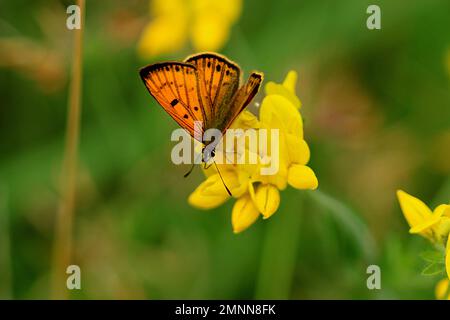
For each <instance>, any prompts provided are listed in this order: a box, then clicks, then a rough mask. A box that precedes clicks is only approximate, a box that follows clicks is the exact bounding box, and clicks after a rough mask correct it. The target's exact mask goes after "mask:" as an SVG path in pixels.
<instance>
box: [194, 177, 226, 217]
mask: <svg viewBox="0 0 450 320" xmlns="http://www.w3.org/2000/svg"><path fill="white" fill-rule="evenodd" d="M229 197H230V196H229V194H228V193H227V191H226V189H225V187H224V185H223V183H222V180H221V179H220V177H219V175H218V174H214V175H211V176H209V177H208V178H207V179H206V180H205V181H203V182H202V183H201V184H200V185H199V186H198V187H197V189H195V191H194V192H193V193H192V194H191V195H190V196H189V198H188V202H189V204H190V205H192V206H194V207H197V208H200V209H212V208H215V207H218V206H220V205H221V204H222V203H224V202H225V201H227V200H228V198H229Z"/></svg>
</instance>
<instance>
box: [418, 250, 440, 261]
mask: <svg viewBox="0 0 450 320" xmlns="http://www.w3.org/2000/svg"><path fill="white" fill-rule="evenodd" d="M420 257H421V258H422V259H423V260H425V261H428V262H432V263H441V264H445V252H443V251H432V250H428V251H424V252H422V253H421V254H420Z"/></svg>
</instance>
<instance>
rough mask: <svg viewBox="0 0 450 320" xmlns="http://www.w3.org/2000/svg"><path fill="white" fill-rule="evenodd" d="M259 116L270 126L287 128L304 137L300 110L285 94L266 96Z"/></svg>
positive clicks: (290, 131)
mask: <svg viewBox="0 0 450 320" xmlns="http://www.w3.org/2000/svg"><path fill="white" fill-rule="evenodd" d="M259 118H260V121H261V122H262V123H263V124H265V125H266V126H268V127H270V128H278V129H280V130H285V131H286V132H287V133H290V134H294V135H297V136H299V137H300V138H301V139H303V121H302V117H301V115H300V112H299V111H298V110H297V108H296V107H295V106H294V105H293V104H292V103H291V102H290V101H289V100H288V99H287V98H285V97H283V96H280V95H269V96H266V97H265V98H264V100H263V102H262V104H261V108H260V112H259Z"/></svg>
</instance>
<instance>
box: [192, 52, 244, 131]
mask: <svg viewBox="0 0 450 320" xmlns="http://www.w3.org/2000/svg"><path fill="white" fill-rule="evenodd" d="M185 62H186V63H190V64H193V65H194V66H195V67H196V68H197V73H198V89H199V95H200V99H201V100H202V106H203V108H204V115H205V120H204V126H205V130H207V129H209V128H216V129H219V130H220V131H224V130H225V129H226V128H225V127H223V125H224V122H223V121H222V120H223V119H221V117H223V113H224V112H226V111H227V110H228V109H229V107H230V105H231V103H232V101H233V99H234V98H235V96H236V93H237V91H238V88H239V78H240V68H239V66H238V65H237V64H235V63H234V62H232V61H230V60H228V59H227V58H225V57H223V56H221V55H218V54H215V53H201V54H197V55H193V56H191V57H188V58H187V59H186V60H185Z"/></svg>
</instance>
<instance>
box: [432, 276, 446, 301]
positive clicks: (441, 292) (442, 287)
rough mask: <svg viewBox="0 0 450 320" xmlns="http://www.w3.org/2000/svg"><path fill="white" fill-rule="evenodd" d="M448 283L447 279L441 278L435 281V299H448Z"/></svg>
mask: <svg viewBox="0 0 450 320" xmlns="http://www.w3.org/2000/svg"><path fill="white" fill-rule="evenodd" d="M449 283H450V280H449V279H442V280H441V281H439V282H438V283H437V285H436V288H435V295H436V299H439V300H450V291H449Z"/></svg>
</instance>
